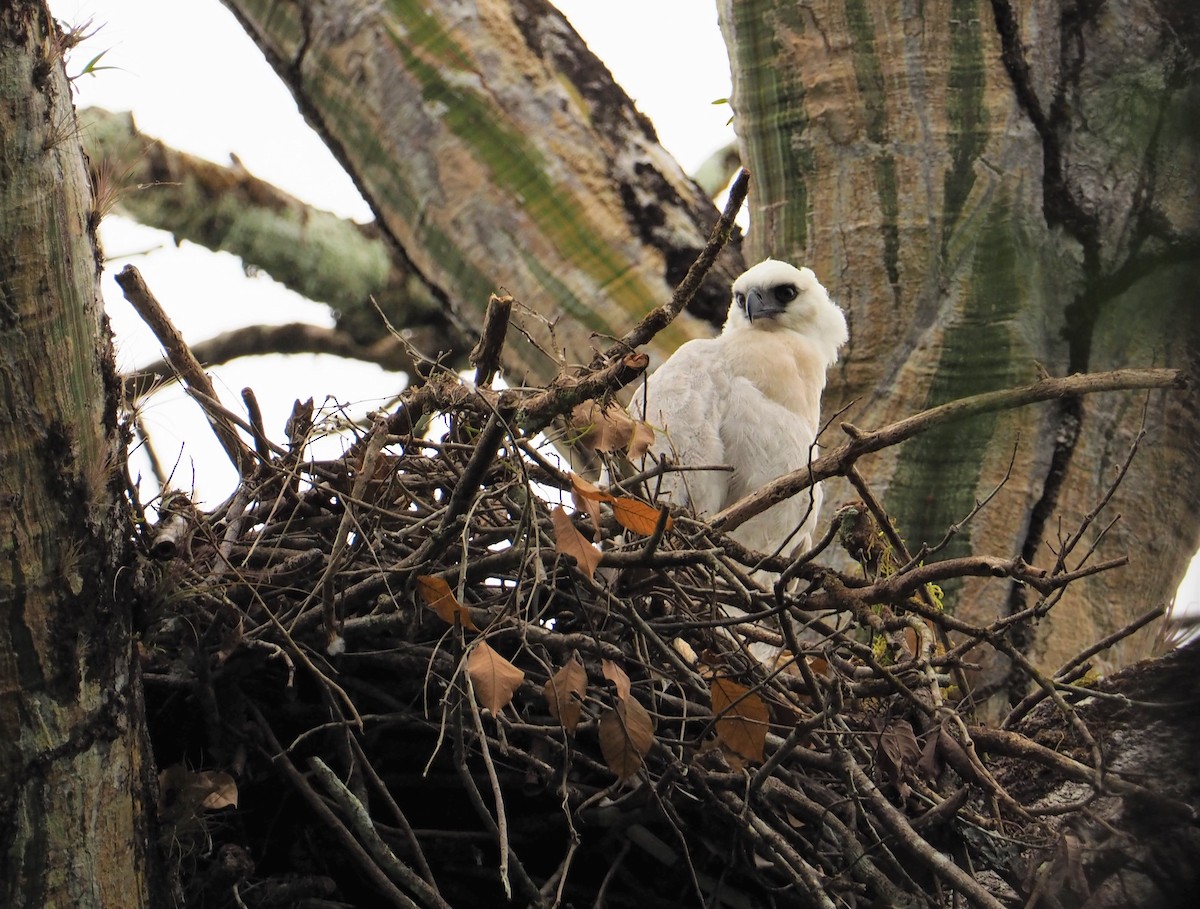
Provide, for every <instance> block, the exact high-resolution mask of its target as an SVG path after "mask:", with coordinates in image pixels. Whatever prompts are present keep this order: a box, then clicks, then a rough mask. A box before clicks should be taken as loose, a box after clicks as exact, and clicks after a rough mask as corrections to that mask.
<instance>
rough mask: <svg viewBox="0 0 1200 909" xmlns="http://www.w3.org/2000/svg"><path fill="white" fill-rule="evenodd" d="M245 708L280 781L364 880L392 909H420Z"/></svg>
mask: <svg viewBox="0 0 1200 909" xmlns="http://www.w3.org/2000/svg"><path fill="white" fill-rule="evenodd" d="M247 708H248V709H249V710H250V712H251V713H252V714H253V716H254V719H255V723H256V724H257V725H258V728H259V731H260V732H261V733H262V736H263V740H264V744H265V745H266V747H265V748H264V749H263V750H264V751H266V753H267V757H268V759H269V760H270V761H271V763H272V764H273V765H274V766H275V767H276V768H278V769H279V770H280V772H281V773H282V774H283V777H284V778H285V779H286V780H287V781H288V782H289V783H291V784H292V787H293V788H294V789H295V790H296V791H297V792H299V793H300V796H301V797H302V798H303V799H304V801H305V802H306V803H307V804H308V807H309V808H310V809H311V810H312V811H313V813H314V814H316V816H317V817H318V818H320V819H321V820H322V821H323V822H324V823H325V826H326V827H327V828H328V829H329V831H330V832H331V833H332V834H333V835H334V836H335V837H336V838H337V839H339V840H340V841H341V842H342V844H343V845H344V846H345V847H346V851H347V852H348V853H349V854H350V857H351V858H352V859H353V860H354V861H355V862H356V863H357V864H358V866H359V868H361V869H362V871H363V874H364V876H365V877H366V878H367V880H368V881H370V882H371V883H372V884H374V885H375V888H376V889H377V890H378V891H379V893H380V894H381V895H382V896H383V897H384V898H385V899H387V900H388V902H389V903H391V904H392V905H393V906H398V907H400V909H420V907H419V906H418V905H417V904H416V903H415V902H413V900H412V899H411V898H409V896H408V895H407V894H405V893H404V892H402V891H401V890H400V888H399V887H397V886H396V885H395V884H394V883H392V881H391V879H390V878H388V876H387V875H386V874H385V873H384V872H383V869H382V868H380V867H379V865H378V864H376V862H375V860H374V859H373V858H372V857H371V855H370V854H369V853H368V852H367V850H366V849H364V848H363V846H362V844H361V843H359V841H358V840H357V839H355V838H354V834H352V833H351V832H350V831H349V830H348V829H347V828H346V825H345V824H343V823H342V820H341V818H339V817H338V816H337V815H336V814H335V813H334V811H333V809H332V808H330V807H329V806H328V805H326V804H325V800H324V799H322V798H321V796H320V794H319V793H318V792H317V791H316V790H315V789H313V787H312V785H311V784H310V783H309V782H308V780H307V779H306V778H305V776H304V774H303V773H301V772H300V771H299V770H298V769H297V767H296V765H295V764H293V763H292V760H291V758H289V757H288V755H287V752H286V751H284V749H283V746H282V745H280V744H279V740H278V739H277V738H275V733H274V732H273V731H272V730H271V726H270V724H269V723H267V720H266V718H265V717H264V716H263V715H262V713H261V712H260V711H259V709H258V708H257V707H256V706H255V705H254V703H253V702H252V701H251V702H247Z"/></svg>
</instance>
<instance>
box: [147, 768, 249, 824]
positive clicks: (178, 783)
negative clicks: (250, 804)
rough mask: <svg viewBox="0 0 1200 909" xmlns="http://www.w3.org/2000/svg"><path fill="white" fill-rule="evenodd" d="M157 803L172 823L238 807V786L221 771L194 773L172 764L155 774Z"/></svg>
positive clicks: (230, 777)
mask: <svg viewBox="0 0 1200 909" xmlns="http://www.w3.org/2000/svg"><path fill="white" fill-rule="evenodd" d="M158 790H159V803H160V806H162V808H163V810H164V811H165V812H166V813H167V815H168V816H170V817H171V818H173V819H179V818H185V817H189V816H192V815H194V814H195V813H196V812H198V811H201V810H204V811H219V810H220V809H222V808H236V807H237V806H238V787H237V782H236V781H235V780H234V778H233V777H232V776H230V775H229V774H228V773H225V772H223V771H221V770H202V771H200V772H199V773H195V772H193V771H191V770H188V769H187V768H186V767H184V766H183V765H182V764H173V765H171V766H170V767H167V768H166V769H164V770H161V771H159V774H158Z"/></svg>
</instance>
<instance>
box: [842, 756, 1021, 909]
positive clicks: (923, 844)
mask: <svg viewBox="0 0 1200 909" xmlns="http://www.w3.org/2000/svg"><path fill="white" fill-rule="evenodd" d="M845 770H846V771H847V775H848V778H849V779H850V781H851V782H852V783H853V785H854V788H855V789H856V790H857V792H858V794H859V797H860V798H862V799H863V800H864V801H865V802H866V804H867V806H869V807H870V809H871V813H872V815H874V817H875V818H876V819H877V820H878V821H879V822H880V824H881V826H882V827H883V829H885V830H886V831H888V833H890V834H891V835H892V836H894V837H895V838H896V840H897V842H898V843H899V844H900V845H901V846H902V847H903V848H904V849H905V850H906V851H907V852H909V853H911V854H912V855H913V856H915V857H916V858H917V859H919V860H920V861H921V862H922V863H923V864H924V865H925V866H926V867H927V868H928V869H929V870H930V871H932V872H933V873H934V874H936V875H937V876H938V877H940V878H941V879H942V880H944V881H945V882H946V883H947V884H949V885H950V886H951V887H953V888H954V889H955V890H957V891H958V892H959V893H961V894H962V895H963V896H965V897H966V898H967V899H968V900H970V901H971V902H972V903H974V904H975V905H976V906H980V907H985V909H1004V904H1003V903H1001V902H1000V901H999V900H997V899H996V898H995V897H994V896H992V894H990V893H989V892H988V890H987V888H986V887H984V886H983V885H982V884H981V883H979V882H978V881H976V880H975V878H974V877H972V876H971V875H970V874H969V873H967V872H966V871H964V870H963V869H962V868H959V867H958V865H956V864H954V862H953V860H951V858H950V857H949V856H948V855H945V854H944V853H942V852H939V851H938V850H937V849H935V848H934V847H933V846H931V845H930V844H929V843H928V842H927V841H926V840H925V838H924V837H922V836H921V834H919V833H917V831H916V830H914V829H913V827H912V823H911V822H910V821H909V819H908V818H907V817H905V815H904V813H903V812H902V811H900V810H899V809H898V808H896V807H895V806H893V805H892V803H891V802H889V801H888V800H887V798H886V797H885V796H884V794H883V793H882V792H880V791H879V787H878V786H876V785H875V783H874V781H873V780H872V779H871V778H870V777H869V776H868V775H867V774H866V773H865V772H864V771H863V769H862V768H861V767H859V766H858V764H856V763H855V762H854V761H852V760H849V759H847V760H846V761H845Z"/></svg>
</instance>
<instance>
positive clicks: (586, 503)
mask: <svg viewBox="0 0 1200 909" xmlns="http://www.w3.org/2000/svg"><path fill="white" fill-rule="evenodd" d="M571 504H572V505H574V506H575V510H576V511H578V512H581V513H583V514H586V515H587V516H588V518H590V519H591V522H592V529H593V530H595V532H596V534H598V533H599V532H600V502H599V500H598V499H585V498H584V497H583V496H581V495H579V494H578V493H576V492H574V491H572V492H571ZM596 534H593V535H592V538H593V539H595V537H596Z"/></svg>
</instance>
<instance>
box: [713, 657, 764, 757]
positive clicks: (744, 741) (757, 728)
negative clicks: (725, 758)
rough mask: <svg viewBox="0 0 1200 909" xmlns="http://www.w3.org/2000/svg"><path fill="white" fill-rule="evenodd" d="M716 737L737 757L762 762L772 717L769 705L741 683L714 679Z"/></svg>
mask: <svg viewBox="0 0 1200 909" xmlns="http://www.w3.org/2000/svg"><path fill="white" fill-rule="evenodd" d="M708 687H709V692H710V694H711V695H712V708H713V715H714V716H716V718H717V724H716V726H717V738H718V739H719V740H720V742H721V744H722V745H724V746H725V748H727V749H728V750H729V751H731V752H732V753H733V754H735V755H737V756H738V757H741V758H745V759H746V760H748V761H761V760H762V759H763V745H764V744H765V743H766V740H767V729H768V726H769V724H770V720H771V716H770V712H769V711H768V710H767V705H766V702H765V701H763V699H762V698H760V697H759V696H758V695H757V694H755V693H754V692H752V691H751V690H750V689H749V688H747V687H746V686H745V685H743V684H741V683H740V682H735V681H734V680H733V679H730V678H726V677H724V676H715V677H714V678H713V679H712V680H711V681H710V682H709V683H708Z"/></svg>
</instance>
